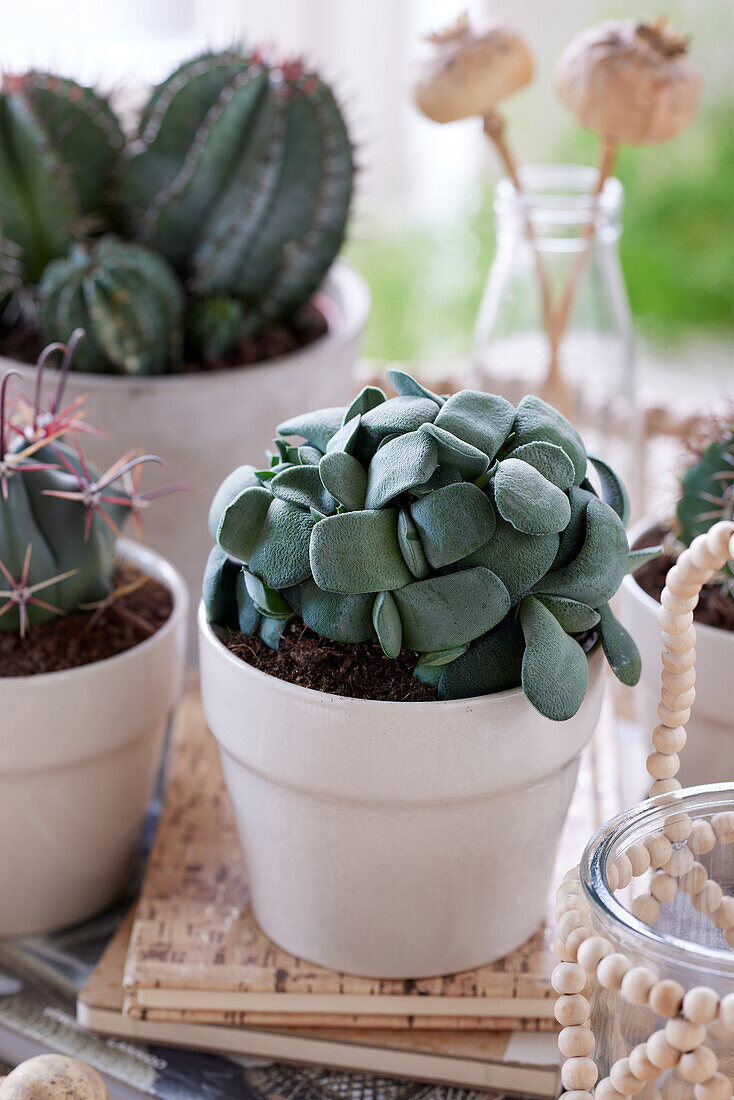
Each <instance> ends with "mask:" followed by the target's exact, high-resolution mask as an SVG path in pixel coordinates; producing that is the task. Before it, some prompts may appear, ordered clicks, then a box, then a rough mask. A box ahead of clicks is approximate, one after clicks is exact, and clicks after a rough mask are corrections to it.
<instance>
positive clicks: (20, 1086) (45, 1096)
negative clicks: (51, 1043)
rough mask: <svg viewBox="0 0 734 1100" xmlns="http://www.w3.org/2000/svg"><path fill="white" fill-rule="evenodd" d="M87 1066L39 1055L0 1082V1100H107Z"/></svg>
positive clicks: (100, 1082) (74, 1060) (99, 1080)
mask: <svg viewBox="0 0 734 1100" xmlns="http://www.w3.org/2000/svg"><path fill="white" fill-rule="evenodd" d="M109 1096H110V1094H109V1093H108V1091H107V1089H106V1088H105V1083H104V1081H103V1080H102V1078H101V1077H100V1075H99V1074H98V1073H97V1071H96V1070H94V1069H92V1067H91V1066H88V1065H86V1063H85V1062H80V1061H79V1060H78V1059H77V1058H67V1057H66V1056H65V1055H62V1054H42V1055H40V1056H39V1057H38V1058H31V1059H29V1060H28V1061H27V1062H23V1063H21V1065H19V1066H18V1067H17V1068H16V1069H14V1070H13V1072H12V1073H10V1074H8V1076H7V1077H5V1078H4V1079H3V1078H0V1100H109Z"/></svg>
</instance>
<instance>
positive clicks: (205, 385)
mask: <svg viewBox="0 0 734 1100" xmlns="http://www.w3.org/2000/svg"><path fill="white" fill-rule="evenodd" d="M315 301H316V303H317V304H318V306H319V307H320V308H321V310H322V312H323V313H324V315H325V317H326V319H327V321H328V322H329V331H328V332H327V333H326V335H325V336H323V337H321V338H320V339H319V340H315V341H314V342H313V343H312V344H309V345H307V346H306V347H304V348H302V349H301V350H300V351H296V352H292V353H291V354H289V355H283V356H279V357H278V358H276V359H270V360H268V361H267V362H265V363H255V364H252V365H251V366H245V367H234V368H231V369H228V370H221V371H204V372H201V373H199V374H170V375H160V376H156V377H147V378H128V377H120V376H118V375H101V374H82V373H72V374H71V375H70V377H69V382H68V384H67V387H66V395H67V398H68V400H72V399H73V398H75V397H79V396H81V395H85V394H86V395H87V402H86V409H87V415H86V419H87V421H88V423H90V424H94V425H95V426H96V427H98V428H102V429H104V432H105V435H104V436H103V437H101V438H96V439H94V440H93V441H92V443H91V444H90V446H89V448H88V451H89V455H90V457H91V458H92V459H93V460H94V462H95V463H96V464H97V465H101V466H103V467H106V466H109V465H110V464H111V463H112V462H114V461H115V460H116V459H118V458H119V457H120V455H121V454H123V453H124V452H126V451H129V450H131V449H132V448H134V447H141V448H143V449H144V450H145V451H147V452H148V453H151V452H152V453H153V454H158V455H160V457H161V458H162V459H163V460H164V462H165V464H166V468H165V475H164V476H163V475H162V477H161V478H159V479H158V483H162V481H163V480H166V481H171V482H173V481H186V482H190V483H191V485H192V486H193V497H192V496H190V495H189V494H182V493H177V494H175V495H173V496H171V497H166V498H164V499H163V500H159V501H156V505H155V508H151V510H150V512H148V513H146V515H145V536H144V537H145V541H146V544H147V545H149V546H150V547H151V548H152V549H153V550H156V551H157V552H158V553H159V554H162V555H163V557H164V558H167V559H168V561H170V562H172V563H173V564H174V565H175V566H176V568H177V569H180V571H181V573H182V574H183V577H184V580H185V581H186V583H187V585H188V586H189V589H190V591H191V592H193V593H198V592H199V591H200V590H201V578H202V574H203V572H204V565H205V563H206V559H207V555H208V553H209V550H210V548H211V539H210V537H209V534H208V532H207V527H206V520H207V514H208V511H209V504H210V503H211V499H212V497H213V496H214V493H215V492H216V490H217V488H218V487H219V485H220V484H221V482H222V481H223V480H224V478H225V477H226V476H227V474H228V473H229V472H230V471H231V470H232V469H233V468H234V467H235V466H239V465H241V464H242V463H246V462H250V463H253V464H255V465H258V464H259V463H262V464H263V465H265V453H264V452H265V449H266V448H268V447H272V442H273V436H274V434H275V428H276V426H277V425H278V424H279V423H280V422H281V421H283V420H286V419H288V418H289V417H291V416H294V415H295V414H296V413H298V412H303V411H306V410H309V409H318V408H321V407H325V406H329V405H342V404H348V403H349V401H350V400H351V399H352V397H353V395H354V381H353V377H352V366H353V364H354V362H355V360H356V358H357V355H358V353H359V345H360V341H361V338H362V333H363V330H364V327H365V324H366V322H367V318H368V316H369V309H370V297H369V291H368V289H367V285H366V283H365V282H364V280H363V279H362V278H361V276H360V275H358V274H357V273H356V272H355V271H353V270H352V269H351V268H350V267H348V266H347V265H346V264H343V263H336V264H335V265H334V266H333V267H332V269H331V271H330V273H329V275H328V277H327V279H326V281H325V283H324V286H323V288H322V290H321V291H320V293H319V295H317V297H316V299H315ZM9 366H13V367H15V368H16V369H18V370H19V371H20V372H21V375H22V376H23V377H24V380H25V388H26V391H29V390H30V387H31V386H32V383H33V376H32V374H31V368H29V367H28V365H27V364H22V363H17V362H15V361H13V360H8V359H4V360H3V359H0V373H1V372H2V370H3V369H6V368H7V367H9ZM55 382H56V372H55V371H52V370H49V372H48V381H47V387H48V389H47V392H48V393H49V394H52V393H53V388H52V387H53V386H54V385H55ZM31 392H32V391H31ZM148 477H149V480H148V484H152V483H153V481H152V479H151V478H150V475H148ZM195 643H196V624H195V621H194V615H193V613H192V615H191V621H190V626H189V657H190V659H191V660H192V661H193V660H194V659H195V653H196V644H195Z"/></svg>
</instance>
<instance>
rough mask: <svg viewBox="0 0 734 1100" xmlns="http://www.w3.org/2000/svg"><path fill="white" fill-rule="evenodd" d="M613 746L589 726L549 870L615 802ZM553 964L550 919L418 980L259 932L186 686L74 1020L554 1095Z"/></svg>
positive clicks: (171, 1040)
mask: <svg viewBox="0 0 734 1100" xmlns="http://www.w3.org/2000/svg"><path fill="white" fill-rule="evenodd" d="M603 726H604V723H602V728H603ZM610 751H611V750H610V748H609V739H607V738H605V737H604V736H603V735H597V738H596V740H595V743H594V744H593V745H592V746H591V749H590V750H589V751H587V753H586V754H585V756H584V760H583V763H582V768H581V772H580V776H579V783H578V786H577V789H576V795H575V798H574V804H573V807H572V812H571V814H570V816H569V822H568V825H567V828H566V831H565V833H564V838H563V841H562V845H561V852H560V853H559V859H558V865H559V867H563V868H565V867H568V866H569V865H570V864H572V863H573V862H574V861H575V860H578V858H579V856H580V853H581V850H582V848H583V845H584V844H585V842H586V840H587V839H588V837H589V836H590V834H591V833H592V832H593V831H594V829H595V828H596V827H597V826H598V825H599V824H601V823H602V822H603V821H605V820H607V819H608V818H609V817H610V816H611V814H612V813H614V812H615V811H616V809H617V802H618V784H617V783H616V781H615V775H616V774H617V773H616V769H615V767H614V766H613V765H614V762H613V761H612V760H610V759H609V758H608V754H609V752H610ZM552 966H553V961H552V946H551V936H550V932H549V930H548V928H547V927H543V928H541V929H539V930H538V932H537V933H536V935H535V936H534V937H533V938H532V939H531V940H529V941H528V942H527V943H526V944H524V945H523V946H522V947H520V948H519V949H518V950H517V951H515V952H514V953H513V954H512V955H510V956H508V957H507V958H505V959H503V960H501V961H499V962H496V963H493V964H491V965H489V966H485V967H482V968H481V969H477V970H473V971H468V972H465V973H462V974H457V975H453V976H449V977H437V978H432V979H426V980H423V979H422V980H417V981H394V980H391V981H385V980H375V979H367V978H359V977H355V976H352V975H348V974H340V973H335V972H333V971H329V970H326V969H324V968H322V967H319V966H316V965H314V964H312V963H309V962H307V961H306V960H303V959H298V958H294V957H293V956H291V955H288V954H287V953H286V952H285V951H283V950H281V949H280V948H279V947H278V946H276V945H275V944H274V943H272V942H271V941H269V940H268V939H267V938H266V937H265V936H264V934H263V933H262V932H261V931H260V929H259V928H258V926H257V924H256V922H255V920H254V919H253V916H252V911H251V908H250V906H249V903H248V892H247V880H246V873H245V868H244V863H243V859H242V853H241V849H240V846H239V842H238V838H237V834H236V830H235V826H234V821H233V818H232V814H231V811H230V807H229V801H228V798H227V794H226V790H225V787H224V783H223V780H222V774H221V769H220V765H219V758H218V754H217V749H216V746H215V743H214V741H213V739H212V738H211V737H210V736H209V734H208V733H207V731H206V728H205V723H204V719H203V715H202V713H201V710H200V708H199V705H198V702H197V701H196V698H195V697H194V696H193V695H192V696H191V697H190V698H188V699H187V701H186V708H185V720H184V722H183V724H182V728H181V731H180V733H179V735H178V737H177V739H176V741H175V743H174V745H173V749H172V758H171V765H170V775H169V779H168V786H167V793H166V801H165V805H164V809H163V813H162V816H161V821H160V825H159V829H158V834H157V838H156V841H155V844H154V847H153V850H152V853H151V856H150V860H149V864H148V870H147V875H146V878H145V882H144V885H143V888H142V892H141V895H140V898H139V900H138V903H137V906H136V908H135V910H134V911H133V912H132V913H131V914H130V916H129V917H128V919H127V920H126V921H125V922H124V923H123V925H122V926H121V927H120V929H119V931H118V933H117V935H116V936H115V937H114V939H113V940H112V941H111V943H110V945H109V947H108V949H107V951H106V952H105V954H104V955H103V956H102V959H101V960H100V962H99V964H98V966H97V967H96V969H95V970H94V972H93V974H92V976H91V978H90V980H89V982H88V983H87V985H86V986H85V988H84V989H83V991H82V993H81V995H80V997H79V999H78V1020H79V1023H80V1024H81V1025H82V1026H83V1027H85V1028H88V1029H90V1030H92V1031H94V1032H97V1033H99V1034H101V1035H108V1036H116V1037H118V1038H123V1039H128V1040H136V1041H143V1042H147V1043H161V1044H166V1045H169V1046H182V1047H187V1048H192V1049H196V1050H199V1051H210V1052H218V1053H225V1054H229V1055H237V1056H257V1057H262V1058H266V1059H268V1060H276V1061H281V1062H293V1063H300V1064H306V1065H309V1064H310V1065H317V1066H328V1067H334V1068H342V1069H349V1070H354V1071H361V1072H369V1073H373V1074H378V1075H381V1076H390V1077H404V1078H413V1079H416V1080H423V1081H430V1082H434V1083H445V1084H449V1085H454V1086H464V1087H466V1088H473V1089H486V1090H490V1091H493V1092H498V1093H515V1094H519V1095H525V1096H536V1097H554V1096H556V1095H557V1092H558V1087H559V1074H558V1058H557V1051H556V1035H555V1030H556V1025H555V1022H554V1019H553V1003H554V998H553V993H552V991H551V988H550V985H549V980H548V979H549V975H550V971H551V969H552Z"/></svg>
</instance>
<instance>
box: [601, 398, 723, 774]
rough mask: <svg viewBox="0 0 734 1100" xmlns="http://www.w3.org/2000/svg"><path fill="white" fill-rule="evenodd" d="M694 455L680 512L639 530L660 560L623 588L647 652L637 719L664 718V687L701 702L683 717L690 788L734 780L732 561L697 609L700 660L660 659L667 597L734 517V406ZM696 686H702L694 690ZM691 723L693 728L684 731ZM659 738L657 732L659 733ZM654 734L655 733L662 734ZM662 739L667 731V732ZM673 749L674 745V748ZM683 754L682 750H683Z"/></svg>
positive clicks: (638, 539)
mask: <svg viewBox="0 0 734 1100" xmlns="http://www.w3.org/2000/svg"><path fill="white" fill-rule="evenodd" d="M689 447H690V450H691V451H692V455H693V460H692V461H690V463H689V465H688V466H687V467H686V468H685V469H684V471H683V473H682V475H681V479H680V495H679V497H678V500H677V503H676V506H675V514H674V515H672V516H668V517H665V518H664V519H662V520H657V521H656V520H653V519H651V518H647V519H645V520H642V521H641V522H640V523H639V524H637V526H636V527H635V528H634V529H633V530H632V532H631V537H632V539H633V540H634V541H635V544H637V545H641V546H642V545H644V544H645V543H648V542H651V541H659V540H661V539H662V541H663V546H664V555H663V557H661V559H660V560H659V561H656V562H653V563H651V564H649V565H647V566H645V567H644V568H642V569H640V570H639V572H636V573H635V574H634V575H633V576H630V577H627V578H626V580H625V583H624V586H623V589H622V601H621V614H622V618H623V620H624V622H625V623H626V624H627V626H628V627H629V629H630V630H633V631H634V632H635V637H636V638H638V639H639V642H640V648H641V650H642V653H643V655H644V657H645V664H644V674H643V678H642V683H641V685H640V690H639V692H638V694H637V696H636V700H635V702H636V711H637V717H638V719H639V721H640V722H641V723H644V725H645V728H650V729H653V728H654V727H655V726H656V723H657V717H656V705H657V701H658V698H659V696H660V679H661V676H662V682H663V690H664V691H665V690H666V689H668V690H670V689H671V688H672V687H673V686H674V685H675V686H676V687H677V688H678V689H680V687H681V686H682V685H683V683H685V687H686V691H687V695H686V697H685V698H684V700H683V701H684V703H686V705H688V704H689V703H692V701H693V698H694V696H695V697H696V705H695V707H694V708H693V711H692V713H691V715H690V716H689V717H688V718H686V715H682V716H681V723H680V731H679V732H678V735H677V737H678V741H679V745H678V748H682V747H683V745H684V744H686V738H687V739H688V742H689V743H688V746H687V748H686V751H685V752H684V753H683V754H682V755H681V769H680V773H679V775H678V776H677V778H678V780H680V782H681V784H682V785H683V786H685V787H691V786H697V785H699V784H701V783H719V782H723V781H724V780H729V779H734V718H733V716H734V689H733V688H732V683H731V678H730V677H727V676H722V674H721V673H722V669H725V668H728V667H729V666H730V663H731V662H732V661H734V577H733V575H732V565H731V563H730V564H729V565H728V566H727V567H726V568H725V569H724V570H723V571H722V572H721V573H720V574H717V575H716V576H715V577H714V578H713V580H712V581H711V582H710V583H709V584H707V585H705V587H704V589H703V591H702V593H701V596H700V599H699V600H697V601H696V603H695V606H692V607H691V611H692V617H693V621H694V626H695V630H696V635H697V637H696V647H695V648H696V658H695V660H696V663H695V667H694V666H693V664H692V661H691V660H690V659H688V660H686V662H685V667H684V665H682V664H681V665H676V666H675V667H668V666H670V665H671V660H670V659H669V658H668V660H667V664H666V666H665V667H662V665H661V658H660V640H659V637H660V626H659V624H658V616H659V615H660V614H661V607H660V602H659V601H660V596H661V592H662V589H663V586H664V584H665V576H666V573H667V572H668V570H669V569H670V567H671V566H672V565H673V564H674V562H675V560H676V558H677V557H678V555H679V553H680V552H681V551H682V550H683V549H684V548H685V547H687V546H690V544H691V542H692V541H693V540H694V539H695V538H696V536H697V535H700V534H703V533H705V532H706V531H708V530H709V529H710V528H711V527H713V526H714V524H715V523H718V522H720V521H721V520H731V519H732V518H734V419H733V418H732V415H731V410H729V411H728V412H727V413H723V414H720V415H715V416H711V417H710V418H708V419H707V420H706V421H704V422H703V424H702V427H701V430H700V432H699V433H697V435H696V436H694V437H693V438H692V439H691V440H689ZM694 685H695V687H694ZM684 727H685V728H684ZM656 735H657V734H656ZM656 735H654V736H656ZM659 736H661V737H662V736H664V735H663V734H662V732H661V733H660V734H659ZM666 751H669V750H666ZM676 751H677V749H676Z"/></svg>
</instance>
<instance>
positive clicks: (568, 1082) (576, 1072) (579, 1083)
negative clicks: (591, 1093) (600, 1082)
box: [561, 1058, 599, 1090]
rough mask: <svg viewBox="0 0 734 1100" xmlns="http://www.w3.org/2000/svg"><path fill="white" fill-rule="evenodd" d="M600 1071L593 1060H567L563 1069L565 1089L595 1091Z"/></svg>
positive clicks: (562, 1075)
mask: <svg viewBox="0 0 734 1100" xmlns="http://www.w3.org/2000/svg"><path fill="white" fill-rule="evenodd" d="M598 1076H599V1071H598V1070H597V1068H596V1062H595V1061H594V1060H593V1058H567V1059H566V1061H565V1062H564V1063H563V1066H562V1068H561V1081H562V1082H563V1087H564V1088H565V1089H569V1090H570V1089H587V1090H588V1089H593V1087H594V1085H595V1084H596V1079H597V1077H598Z"/></svg>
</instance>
